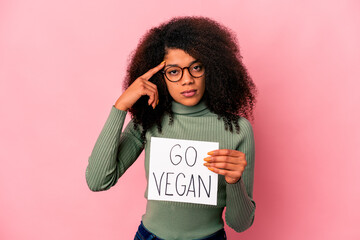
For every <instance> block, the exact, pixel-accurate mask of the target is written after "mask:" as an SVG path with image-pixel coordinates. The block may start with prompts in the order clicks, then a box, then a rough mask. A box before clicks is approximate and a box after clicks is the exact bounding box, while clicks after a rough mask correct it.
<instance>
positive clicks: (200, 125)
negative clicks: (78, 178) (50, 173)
mask: <svg viewBox="0 0 360 240" xmlns="http://www.w3.org/2000/svg"><path fill="white" fill-rule="evenodd" d="M172 111H173V112H174V122H173V124H172V125H169V116H168V115H165V116H164V118H163V122H162V133H159V132H158V130H157V127H156V126H155V127H153V128H151V129H149V130H148V131H147V133H146V139H147V143H146V144H145V172H146V179H147V180H148V177H149V156H150V153H149V152H150V151H149V150H150V143H151V137H161V138H173V139H185V140H197V141H208V142H219V149H235V150H238V151H240V152H243V153H245V155H246V160H247V163H248V164H247V166H246V168H245V171H244V172H243V175H242V177H241V179H240V180H239V181H238V182H237V183H235V184H228V183H227V182H226V181H225V178H224V176H222V175H218V197H217V205H216V206H213V205H205V204H193V203H184V202H170V201H158V200H148V201H147V206H146V212H145V214H144V215H143V217H142V221H143V224H144V226H145V227H146V228H147V229H148V230H150V231H151V232H153V233H154V234H156V235H157V236H158V237H160V238H163V239H197V238H202V237H205V236H207V235H210V234H212V233H214V232H216V231H217V230H219V229H221V228H222V227H223V226H224V222H223V219H222V212H223V209H224V207H226V212H225V219H226V223H227V224H228V225H229V226H230V227H231V228H233V229H234V230H235V231H237V232H240V231H244V230H246V229H247V228H249V227H250V226H251V225H252V223H253V220H254V214H255V202H254V201H253V199H252V197H253V181H254V157H255V156H254V155H255V149H254V136H253V131H252V127H251V124H250V123H249V122H248V120H246V119H245V118H240V119H239V125H240V133H239V134H237V133H231V132H229V131H226V130H225V128H224V122H223V120H221V119H218V117H217V115H216V114H214V113H212V112H210V111H209V109H208V108H207V107H206V105H205V103H204V102H203V101H201V102H200V103H199V104H198V105H196V106H193V107H187V106H184V105H182V104H179V103H176V102H173V104H172ZM126 113H127V112H126V111H121V110H119V109H117V108H115V106H112V109H111V111H110V115H109V116H108V119H107V121H106V123H105V125H104V127H103V129H102V131H101V133H100V135H99V137H98V139H97V141H96V143H95V146H94V149H93V151H92V153H91V155H90V157H89V163H88V166H87V168H86V181H87V184H88V186H89V188H90V189H91V190H92V191H104V190H107V189H109V188H110V187H112V186H114V185H115V184H116V182H117V181H118V179H119V178H120V177H121V176H122V175H123V174H124V172H125V171H126V169H128V168H129V167H130V166H131V165H132V164H133V163H134V161H135V160H136V159H137V158H138V156H139V155H140V153H141V152H142V151H143V147H142V142H141V138H140V135H141V130H135V129H134V127H133V122H132V121H130V122H129V124H128V125H127V127H126V128H125V130H124V131H123V132H122V128H123V124H124V120H125V116H126ZM145 198H147V188H146V190H145Z"/></svg>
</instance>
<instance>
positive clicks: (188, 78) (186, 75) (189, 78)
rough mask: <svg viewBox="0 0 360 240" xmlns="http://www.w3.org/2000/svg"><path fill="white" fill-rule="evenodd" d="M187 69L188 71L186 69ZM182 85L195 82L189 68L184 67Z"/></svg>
mask: <svg viewBox="0 0 360 240" xmlns="http://www.w3.org/2000/svg"><path fill="white" fill-rule="evenodd" d="M185 70H186V71H185ZM180 81H181V84H182V85H187V84H192V83H194V78H193V77H192V76H191V75H190V72H189V68H185V69H183V75H182V78H181V79H180Z"/></svg>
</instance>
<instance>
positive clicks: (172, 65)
mask: <svg viewBox="0 0 360 240" xmlns="http://www.w3.org/2000/svg"><path fill="white" fill-rule="evenodd" d="M196 62H199V60H194V61H192V62H191V63H190V64H189V65H188V66H191V64H194V63H196ZM165 67H180V66H179V65H178V64H169V65H166V66H165Z"/></svg>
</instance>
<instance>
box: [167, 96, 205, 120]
mask: <svg viewBox="0 0 360 240" xmlns="http://www.w3.org/2000/svg"><path fill="white" fill-rule="evenodd" d="M171 110H172V111H173V113H174V114H179V115H186V116H191V117H198V116H203V115H205V114H206V113H208V112H210V110H209V109H208V108H207V106H206V104H205V101H204V100H201V101H200V102H199V103H198V104H197V105H195V106H192V107H189V106H185V105H182V104H181V103H178V102H175V101H173V102H172V107H171Z"/></svg>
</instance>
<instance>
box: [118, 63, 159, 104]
mask: <svg viewBox="0 0 360 240" xmlns="http://www.w3.org/2000/svg"><path fill="white" fill-rule="evenodd" d="M164 66H165V61H163V62H162V63H160V64H159V65H158V66H156V67H154V68H152V69H150V70H149V71H147V72H146V73H145V74H143V75H142V76H140V77H138V78H137V79H136V80H135V81H134V82H133V83H132V84H131V85H130V86H129V87H128V88H127V89H126V90H125V92H123V94H121V96H120V97H119V98H118V100H117V101H116V103H115V107H116V108H117V109H119V110H123V111H127V110H128V109H129V108H131V107H132V106H133V105H134V104H135V103H136V101H137V100H139V98H140V97H141V96H144V95H148V96H149V101H148V104H149V105H151V106H152V107H153V108H155V107H156V105H157V104H158V101H159V94H158V91H157V87H156V85H155V84H153V83H152V82H149V79H150V78H151V77H152V76H153V75H154V74H155V73H157V72H158V71H160V70H161V69H162V68H163V67H164Z"/></svg>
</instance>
